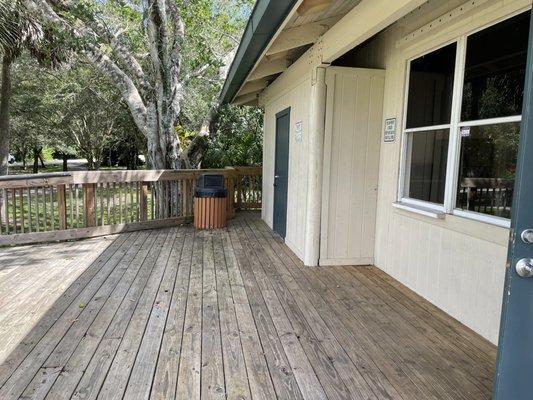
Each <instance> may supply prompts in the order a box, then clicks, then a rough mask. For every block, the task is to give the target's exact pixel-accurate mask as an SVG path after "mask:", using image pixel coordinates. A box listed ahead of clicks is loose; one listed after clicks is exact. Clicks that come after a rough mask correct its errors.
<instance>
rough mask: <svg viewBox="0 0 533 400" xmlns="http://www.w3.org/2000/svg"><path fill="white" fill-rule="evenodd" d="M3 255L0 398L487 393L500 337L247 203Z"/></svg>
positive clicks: (371, 397)
mask: <svg viewBox="0 0 533 400" xmlns="http://www.w3.org/2000/svg"><path fill="white" fill-rule="evenodd" d="M35 253H38V254H35ZM0 257H1V258H0V294H1V296H0V298H1V299H2V300H1V302H0V324H1V325H0V343H2V348H0V355H2V354H3V355H4V358H5V361H4V363H3V364H2V365H1V366H0V398H1V399H16V398H28V399H29V398H31V399H41V398H43V399H44V398H48V399H54V400H55V399H68V398H79V399H95V398H104V399H148V398H153V399H175V398H178V399H187V400H189V399H211V398H214V399H225V398H227V399H233V400H237V399H254V400H255V399H264V400H270V399H275V398H280V399H365V400H377V399H379V400H381V399H388V400H395V399H400V400H410V399H417V400H418V399H453V400H455V399H469V400H476V399H489V398H490V391H491V387H492V374H493V369H494V362H495V347H494V346H492V345H491V344H489V343H488V342H487V341H485V340H483V339H482V338H480V337H479V336H477V335H476V334H475V333H473V332H472V331H470V330H469V329H468V328H466V327H464V326H462V325H461V324H459V323H458V322H457V321H455V320H453V319H452V318H450V317H449V316H447V315H446V314H445V313H443V312H442V311H440V310H438V309H437V308H436V307H434V306H432V305H431V304H429V303H427V302H426V301H424V300H423V299H421V298H420V297H419V296H417V295H416V294H414V293H412V292H411V291H409V290H408V289H407V288H405V287H404V286H402V285H400V284H399V283H398V282H395V281H394V280H392V279H391V278H390V277H389V276H387V275H386V274H384V273H383V272H381V271H379V270H377V269H376V268H373V267H347V266H345V267H331V268H329V267H328V268H305V267H303V265H302V264H301V262H300V261H299V260H298V259H297V258H296V256H295V255H294V254H293V253H292V252H291V251H290V250H289V249H288V248H287V247H286V246H285V245H284V244H283V241H282V240H281V238H279V237H278V236H277V235H276V234H274V233H273V232H272V231H271V230H270V229H268V227H267V226H266V225H265V224H264V223H263V222H261V221H260V220H259V218H258V217H257V216H256V214H253V213H250V214H241V215H239V216H238V217H237V218H235V219H234V220H232V221H230V223H229V226H228V228H227V229H225V230H220V231H213V232H200V231H195V230H194V229H193V228H191V227H189V226H183V227H176V228H167V229H160V230H153V231H146V232H138V233H128V234H123V235H118V236H115V237H108V238H100V239H90V240H86V241H81V242H73V243H63V244H50V245H39V246H29V247H25V248H12V249H2V250H1V251H0ZM21 327H23V328H24V329H23V330H22V332H23V333H22V334H21V333H19V332H20V329H21ZM17 335H19V336H17ZM17 342H19V343H18V344H17Z"/></svg>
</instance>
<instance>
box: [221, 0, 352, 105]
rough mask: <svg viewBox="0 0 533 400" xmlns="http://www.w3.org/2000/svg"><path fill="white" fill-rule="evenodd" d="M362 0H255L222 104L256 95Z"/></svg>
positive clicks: (250, 100) (242, 101) (253, 100)
mask: <svg viewBox="0 0 533 400" xmlns="http://www.w3.org/2000/svg"><path fill="white" fill-rule="evenodd" d="M360 1H361V0H257V2H256V5H255V7H254V9H253V11H252V15H251V16H250V20H249V21H248V25H247V26H246V30H245V31H244V34H243V37H242V40H241V43H240V45H239V48H238V50H237V53H236V55H235V59H234V60H233V63H232V65H231V67H230V70H229V73H228V76H227V78H226V82H225V83H224V87H223V89H222V94H221V101H222V103H223V104H225V103H234V104H237V105H242V104H257V98H258V95H259V94H260V93H261V91H263V90H264V89H265V88H266V87H267V86H268V85H269V84H270V83H271V82H273V81H274V80H275V79H276V78H277V77H278V76H279V75H280V74H282V73H283V72H284V71H285V70H286V69H287V68H288V67H289V66H290V65H291V64H292V63H294V62H295V61H296V60H298V58H300V57H301V56H302V55H303V54H304V53H305V52H306V51H307V50H308V49H309V48H310V47H312V46H313V44H314V43H316V41H317V40H318V39H319V38H320V37H321V36H322V35H323V34H324V33H325V32H326V31H328V30H329V28H331V27H332V26H333V25H335V24H336V23H337V22H338V21H339V20H340V19H341V18H342V17H343V16H344V15H346V14H347V13H348V12H349V11H350V10H351V9H353V8H354V7H355V6H356V5H357V4H359V3H360Z"/></svg>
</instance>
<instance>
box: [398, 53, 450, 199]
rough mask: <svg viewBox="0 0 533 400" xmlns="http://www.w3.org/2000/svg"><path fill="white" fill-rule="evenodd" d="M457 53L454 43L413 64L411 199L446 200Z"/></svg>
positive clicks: (409, 119)
mask: <svg viewBox="0 0 533 400" xmlns="http://www.w3.org/2000/svg"><path fill="white" fill-rule="evenodd" d="M456 52H457V45H456V44H455V43H454V44H451V45H449V46H446V47H444V48H441V49H439V50H436V51H434V52H432V53H429V54H427V55H424V56H422V57H420V58H417V59H416V60H413V61H412V62H411V64H410V70H409V93H408V101H407V117H406V127H407V129H406V132H407V135H408V177H407V181H406V182H407V186H406V193H405V194H406V195H407V196H408V197H409V198H411V199H415V200H421V201H427V202H431V203H439V204H442V203H443V202H444V191H445V185H446V165H447V160H448V142H449V136H450V118H451V109H452V99H453V80H454V73H455V58H456Z"/></svg>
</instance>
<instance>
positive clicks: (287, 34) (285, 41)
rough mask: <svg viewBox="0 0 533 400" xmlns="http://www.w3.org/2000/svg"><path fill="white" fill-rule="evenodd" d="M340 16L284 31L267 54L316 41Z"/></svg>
mask: <svg viewBox="0 0 533 400" xmlns="http://www.w3.org/2000/svg"><path fill="white" fill-rule="evenodd" d="M337 20H338V18H328V19H325V20H322V21H317V22H312V23H309V24H305V25H300V26H297V27H295V28H290V29H286V30H285V31H283V32H282V33H281V34H280V35H279V36H278V38H277V39H276V41H275V42H274V43H273V44H272V46H270V48H269V49H268V51H267V53H266V54H267V56H271V55H273V54H276V53H281V52H284V51H287V50H291V49H295V48H297V47H300V46H304V45H306V44H313V43H315V42H316V41H317V40H318V38H319V37H320V36H321V35H323V34H324V33H325V32H326V31H327V30H328V29H329V27H331V26H332V25H334V24H335V22H336V21H337Z"/></svg>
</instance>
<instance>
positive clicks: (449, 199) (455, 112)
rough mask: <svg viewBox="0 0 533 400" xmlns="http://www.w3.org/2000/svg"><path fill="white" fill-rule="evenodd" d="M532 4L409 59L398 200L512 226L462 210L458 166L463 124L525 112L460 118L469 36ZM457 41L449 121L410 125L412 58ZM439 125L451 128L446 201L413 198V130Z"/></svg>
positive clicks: (508, 119) (519, 117)
mask: <svg viewBox="0 0 533 400" xmlns="http://www.w3.org/2000/svg"><path fill="white" fill-rule="evenodd" d="M529 10H531V8H527V9H525V10H521V11H518V12H516V13H513V14H512V15H508V16H506V17H504V18H501V19H498V20H496V21H493V22H492V23H490V24H487V25H484V26H482V27H479V28H477V29H475V30H472V31H470V32H469V33H466V34H463V35H461V36H459V37H457V38H454V39H452V40H449V41H447V42H445V43H442V44H440V45H439V46H436V47H433V48H431V49H429V50H427V51H425V52H423V53H419V54H417V55H415V56H413V57H411V58H409V59H407V60H406V70H405V75H406V76H405V90H404V92H405V93H404V104H403V120H402V134H401V135H402V136H401V139H402V140H401V142H402V145H401V155H400V176H399V188H398V196H397V201H398V202H399V203H401V204H405V205H411V206H413V207H415V208H416V207H422V208H425V209H430V210H434V211H436V212H442V213H445V214H450V215H455V216H458V217H462V218H467V219H471V220H475V221H479V222H485V223H489V224H492V225H496V226H500V227H504V228H509V227H510V226H511V221H510V219H507V218H502V217H498V216H495V215H489V214H483V213H478V212H475V211H468V210H462V209H458V208H457V191H458V181H459V172H460V171H459V168H460V154H461V128H462V127H465V126H468V127H473V126H486V125H496V124H505V123H513V122H515V123H516V122H521V121H522V115H513V116H506V117H498V118H489V119H480V120H471V121H461V107H462V103H463V89H464V80H465V67H466V51H467V40H468V38H469V37H470V36H472V35H474V34H476V33H478V32H480V31H483V30H485V29H487V28H490V27H491V26H494V25H497V24H498V23H500V22H503V21H505V20H507V19H510V18H513V17H515V16H517V15H519V14H521V13H524V12H527V11H529ZM453 43H455V44H456V54H455V56H456V59H455V71H454V82H453V92H452V109H451V116H450V123H449V124H441V125H434V126H424V127H417V128H407V108H408V99H409V85H410V75H411V62H412V61H414V60H416V59H418V58H420V57H422V56H424V55H427V54H430V53H432V52H434V51H437V50H439V49H441V48H443V47H446V46H448V45H450V44H453ZM436 129H448V130H449V143H448V159H447V165H446V182H445V191H444V203H443V204H436V203H432V202H429V201H425V200H418V199H413V198H410V197H409V196H408V193H409V192H408V190H409V181H408V180H409V173H410V166H411V159H410V143H411V141H412V140H411V136H410V134H411V133H413V132H424V131H430V130H436Z"/></svg>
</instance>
